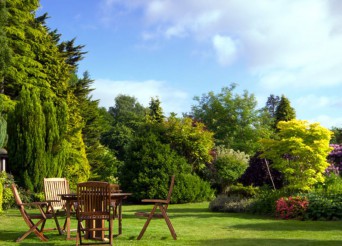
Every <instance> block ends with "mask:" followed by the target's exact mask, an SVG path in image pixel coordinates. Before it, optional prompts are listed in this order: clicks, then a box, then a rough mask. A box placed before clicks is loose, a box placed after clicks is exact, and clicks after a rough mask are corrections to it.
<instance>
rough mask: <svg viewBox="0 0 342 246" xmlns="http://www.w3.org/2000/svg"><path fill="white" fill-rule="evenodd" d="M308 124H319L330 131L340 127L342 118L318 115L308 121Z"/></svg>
mask: <svg viewBox="0 0 342 246" xmlns="http://www.w3.org/2000/svg"><path fill="white" fill-rule="evenodd" d="M308 121H309V122H310V123H314V122H319V123H320V124H321V125H322V126H324V127H326V128H328V129H331V128H332V127H339V128H341V127H342V117H331V116H329V115H319V116H317V117H315V118H312V119H309V120H308Z"/></svg>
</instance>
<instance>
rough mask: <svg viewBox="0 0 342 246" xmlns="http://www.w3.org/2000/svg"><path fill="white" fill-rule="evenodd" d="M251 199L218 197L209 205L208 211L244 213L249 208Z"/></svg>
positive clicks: (233, 196)
mask: <svg viewBox="0 0 342 246" xmlns="http://www.w3.org/2000/svg"><path fill="white" fill-rule="evenodd" d="M251 202H252V199H250V198H243V197H241V196H239V195H231V196H227V195H225V194H221V195H218V196H217V197H216V198H215V199H214V200H213V201H211V202H210V204H209V209H210V210H211V211H213V212H234V213H241V212H246V211H247V209H248V207H249V206H250V204H251Z"/></svg>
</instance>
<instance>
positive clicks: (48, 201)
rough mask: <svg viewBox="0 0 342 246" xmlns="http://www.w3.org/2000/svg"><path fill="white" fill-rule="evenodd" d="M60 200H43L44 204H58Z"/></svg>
mask: <svg viewBox="0 0 342 246" xmlns="http://www.w3.org/2000/svg"><path fill="white" fill-rule="evenodd" d="M60 201H61V200H45V202H47V203H51V202H60Z"/></svg>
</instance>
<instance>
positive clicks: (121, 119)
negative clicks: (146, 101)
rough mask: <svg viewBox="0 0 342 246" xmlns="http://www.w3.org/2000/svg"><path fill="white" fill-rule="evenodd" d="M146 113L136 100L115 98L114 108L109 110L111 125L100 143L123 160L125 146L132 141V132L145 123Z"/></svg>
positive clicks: (123, 96) (122, 96) (125, 96)
mask: <svg viewBox="0 0 342 246" xmlns="http://www.w3.org/2000/svg"><path fill="white" fill-rule="evenodd" d="M146 111H147V109H146V108H144V107H143V106H142V105H141V104H140V103H139V102H137V100H136V98H134V97H131V96H127V95H119V96H117V97H116V98H115V106H114V107H110V108H109V110H108V113H109V115H110V116H111V119H110V121H111V124H112V125H111V127H110V129H109V130H107V131H105V132H103V134H102V137H101V143H103V144H104V145H105V146H108V147H109V148H110V149H111V150H113V151H115V152H116V155H117V157H118V159H119V160H123V159H124V155H125V151H126V146H127V144H128V143H129V142H130V141H132V138H133V135H134V132H135V131H137V129H139V128H140V127H141V125H142V124H143V123H145V121H146V119H145V115H146Z"/></svg>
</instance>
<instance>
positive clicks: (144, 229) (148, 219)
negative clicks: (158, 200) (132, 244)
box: [137, 204, 157, 240]
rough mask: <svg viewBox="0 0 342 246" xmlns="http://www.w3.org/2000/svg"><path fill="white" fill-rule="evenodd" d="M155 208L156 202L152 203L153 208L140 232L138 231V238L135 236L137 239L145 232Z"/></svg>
mask: <svg viewBox="0 0 342 246" xmlns="http://www.w3.org/2000/svg"><path fill="white" fill-rule="evenodd" d="M156 209H157V204H155V205H154V207H153V209H152V211H151V213H150V215H149V216H148V218H147V220H146V222H145V224H144V227H143V228H142V230H141V232H140V234H139V236H138V238H137V239H138V240H140V239H141V238H142V236H143V235H144V233H145V231H146V229H147V227H148V225H149V224H150V221H151V219H152V217H153V215H154V212H155V211H156Z"/></svg>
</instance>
